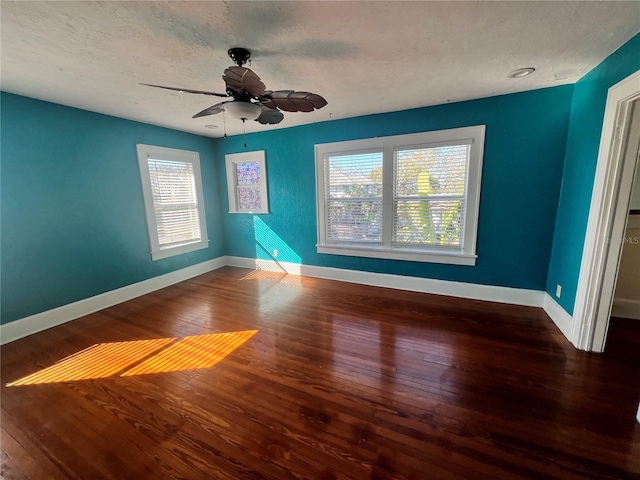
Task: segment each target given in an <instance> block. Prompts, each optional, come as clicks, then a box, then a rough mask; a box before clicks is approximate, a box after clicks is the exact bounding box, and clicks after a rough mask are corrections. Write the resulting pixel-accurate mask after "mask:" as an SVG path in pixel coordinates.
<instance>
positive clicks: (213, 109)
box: [191, 102, 227, 118]
mask: <svg viewBox="0 0 640 480" xmlns="http://www.w3.org/2000/svg"><path fill="white" fill-rule="evenodd" d="M225 103H227V102H220V103H216V104H215V105H211V106H210V107H209V108H205V109H204V110H202V111H201V112H198V113H196V114H195V115H194V116H193V117H191V118H200V117H206V116H207V115H215V114H216V113H220V112H224V104H225Z"/></svg>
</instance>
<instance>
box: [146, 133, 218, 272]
mask: <svg viewBox="0 0 640 480" xmlns="http://www.w3.org/2000/svg"><path fill="white" fill-rule="evenodd" d="M137 151H138V165H139V167H140V177H141V180H142V192H143V195H144V205H145V212H146V216H147V227H148V231H149V243H150V246H151V258H152V259H153V260H159V259H161V258H167V257H171V256H173V255H178V254H181V253H187V252H192V251H194V250H199V249H202V248H207V246H208V243H209V240H208V238H207V224H206V220H205V212H204V199H203V195H202V179H201V176H200V156H199V154H198V153H197V152H190V151H186V150H176V149H173V148H164V147H155V146H152V145H142V144H139V145H137Z"/></svg>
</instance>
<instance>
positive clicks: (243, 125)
mask: <svg viewBox="0 0 640 480" xmlns="http://www.w3.org/2000/svg"><path fill="white" fill-rule="evenodd" d="M242 130H244V134H243V140H244V148H247V119H246V118H243V119H242Z"/></svg>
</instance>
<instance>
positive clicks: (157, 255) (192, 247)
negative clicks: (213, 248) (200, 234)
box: [151, 240, 209, 262]
mask: <svg viewBox="0 0 640 480" xmlns="http://www.w3.org/2000/svg"><path fill="white" fill-rule="evenodd" d="M208 246H209V240H198V241H197V242H191V243H183V244H181V245H173V246H171V247H166V248H162V249H160V250H156V251H154V252H151V260H153V261H154V262H155V261H156V260H161V259H163V258H169V257H173V256H174V255H180V254H182V253H189V252H194V251H196V250H202V249H203V248H207V247H208Z"/></svg>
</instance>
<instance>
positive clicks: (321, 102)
mask: <svg viewBox="0 0 640 480" xmlns="http://www.w3.org/2000/svg"><path fill="white" fill-rule="evenodd" d="M261 103H262V104H263V105H265V106H266V107H268V108H279V109H280V110H284V111H285V112H313V110H317V109H319V108H322V107H324V106H325V105H326V104H327V101H326V100H325V99H324V98H322V97H321V96H320V95H316V94H315V93H309V92H294V91H293V90H276V91H275V92H272V91H270V90H269V91H267V92H265V95H264V96H263V97H262V98H261Z"/></svg>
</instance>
